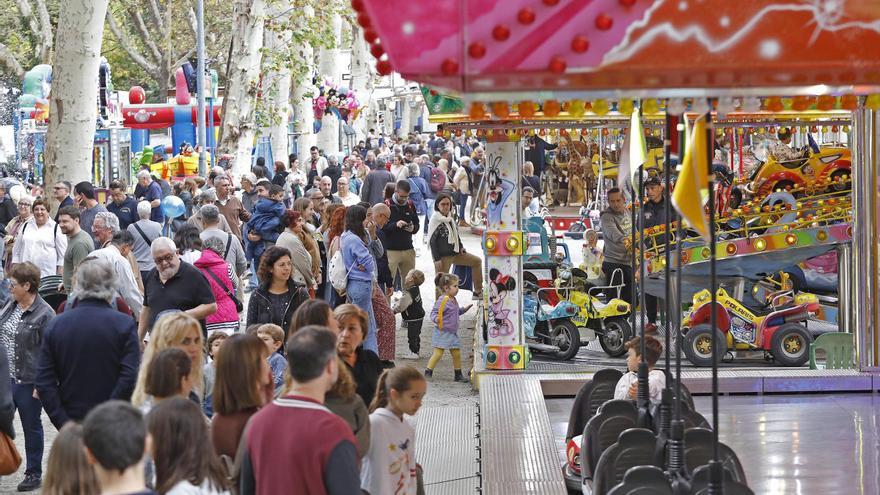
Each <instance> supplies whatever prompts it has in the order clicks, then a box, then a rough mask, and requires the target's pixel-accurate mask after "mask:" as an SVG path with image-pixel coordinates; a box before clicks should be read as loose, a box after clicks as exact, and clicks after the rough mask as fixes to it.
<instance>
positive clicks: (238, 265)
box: [199, 204, 247, 276]
mask: <svg viewBox="0 0 880 495" xmlns="http://www.w3.org/2000/svg"><path fill="white" fill-rule="evenodd" d="M199 212H200V213H201V215H202V225H203V226H204V227H205V228H204V230H202V233H201V234H200V235H199V236H200V237H201V238H202V242H205V241H207V240H208V239H212V238H216V239H219V240H220V241H221V242H222V243H223V246H225V247H224V248H223V251H224V253H225V254H224V255H223V257H224V258H225V259H226V262H227V263H229V264H230V265H232V266H233V267H235V273H236V274H238V276H242V275H244V272H245V270H247V257H246V256H245V253H244V248H243V247H242V246H241V242H240V241H239V240H238V238H237V237H235V236H234V235H232V234H230V233H229V232H224V231H223V230H221V229H220V219H221V218H222V217H221V215H220V209H219V208H217V206H215V205H211V204H207V205H205V206H202V207H201V208H199Z"/></svg>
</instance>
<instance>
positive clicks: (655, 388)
mask: <svg viewBox="0 0 880 495" xmlns="http://www.w3.org/2000/svg"><path fill="white" fill-rule="evenodd" d="M625 345H626V349H627V352H628V354H627V356H626V367H627V369H628V370H629V372H628V373H624V375H623V376H622V377H620V380H618V382H617V386H616V387H615V388H614V398H615V399H630V400H635V399H636V397H637V395H638V390H639V375H638V373H639V363H640V362H641V361H642V354H641V350H642V340H641V337H636V338H634V339H632V340H630V341H629V342H627V343H626V344H625ZM662 352H663V345H662V344H661V343H660V341H659V340H657V339H655V338H654V337H651V336H650V335H647V336H645V361H646V362H647V363H648V391H649V392H648V396H649V398H650V399H651V402H653V403H658V402H660V399H661V397H660V396H661V394H662V393H663V389H664V388H666V373H664V372H663V370H655V369H654V365H655V364H657V360H658V359H660V354H661V353H662Z"/></svg>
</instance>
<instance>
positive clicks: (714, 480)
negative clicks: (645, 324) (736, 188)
mask: <svg viewBox="0 0 880 495" xmlns="http://www.w3.org/2000/svg"><path fill="white" fill-rule="evenodd" d="M709 108H712V105H709ZM705 119H706V155H707V156H706V161H707V166H708V167H709V171H708V172H709V290H710V291H711V297H712V301H711V305H710V307H711V308H712V311H711V312H710V316H709V319H710V325H711V327H712V460H711V461H709V491H708V493H709V495H721V494H723V493H724V485H723V477H722V476H723V473H722V469H723V468H722V466H721V462H719V460H720V456H719V448H718V426H719V425H718V361H719V360H720V358H721V357H723V356H718V338H717V336H718V330H717V329H718V315H717V312H716V311H715V307H716V306H715V305H716V304H717V299H718V296H717V294H716V291H717V289H716V286H717V283H718V280H717V278H716V277H717V275H716V272H715V242H716V241H715V177H714V176H713V175H712V158H713V157H714V147H713V146H712V139H713V137H714V127H713V125H712V113H711V111H709V112H706V116H705Z"/></svg>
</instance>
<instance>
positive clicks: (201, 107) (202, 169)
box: [196, 0, 208, 177]
mask: <svg viewBox="0 0 880 495" xmlns="http://www.w3.org/2000/svg"><path fill="white" fill-rule="evenodd" d="M196 24H197V28H196V38H197V39H196V54H197V60H198V62H197V64H196V65H197V69H196V89H197V92H198V100H199V104H198V112H199V114H198V117H197V120H196V123H197V125H198V135H197V136H196V141H197V143H196V144H197V145H199V146H201V151H199V175H201V176H202V177H207V175H208V170H207V164H206V163H205V158H206V157H205V153H206V148H207V139H206V136H207V134H206V132H205V1H204V0H197V2H196Z"/></svg>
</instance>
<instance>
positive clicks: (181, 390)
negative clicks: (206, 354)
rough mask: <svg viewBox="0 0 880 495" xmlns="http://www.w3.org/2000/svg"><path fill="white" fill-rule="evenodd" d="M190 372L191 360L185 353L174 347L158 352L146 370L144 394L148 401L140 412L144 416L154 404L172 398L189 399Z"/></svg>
mask: <svg viewBox="0 0 880 495" xmlns="http://www.w3.org/2000/svg"><path fill="white" fill-rule="evenodd" d="M191 371H192V359H190V357H189V356H188V355H187V354H186V352H184V351H182V350H180V349H178V348H176V347H168V348H167V349H162V350H161V351H159V353H158V354H156V356H155V357H153V360H152V361H150V366H149V367H148V368H147V381H146V392H147V395H148V396H149V397H150V399H149V400H147V401H145V402H144V403H143V404H142V405H141V412H142V413H144V415H146V414H148V413H149V412H150V411H151V410H152V409H153V408H154V407H156V404H158V403H160V402H162V401H163V400H166V399H170V398H172V397H178V396H180V397H184V398H186V397H189V394H190V393H191V392H192V389H193V383H192V380H191V378H190V376H189V375H190V372H191Z"/></svg>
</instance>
